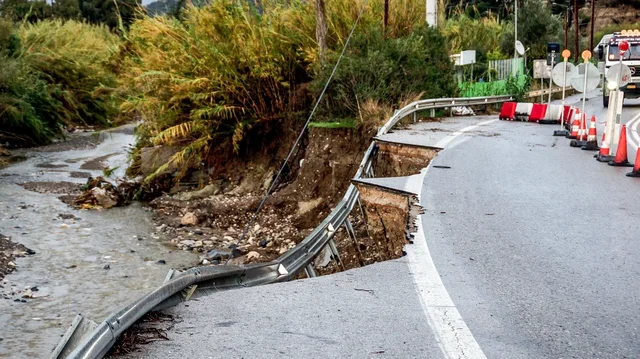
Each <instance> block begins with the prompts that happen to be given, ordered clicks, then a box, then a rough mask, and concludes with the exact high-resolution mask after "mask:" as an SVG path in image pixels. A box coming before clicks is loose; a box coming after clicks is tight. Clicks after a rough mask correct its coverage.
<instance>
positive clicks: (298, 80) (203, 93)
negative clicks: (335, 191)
mask: <svg viewBox="0 0 640 359" xmlns="http://www.w3.org/2000/svg"><path fill="white" fill-rule="evenodd" d="M317 1H319V2H316V1H303V0H291V1H282V0H264V1H260V2H252V1H239V0H216V1H213V2H207V3H204V2H202V1H201V0H198V1H195V2H193V1H191V2H187V1H184V0H160V1H158V2H157V3H154V4H151V5H149V10H148V14H147V13H145V12H144V11H143V10H142V9H141V8H140V7H139V1H138V0H116V1H115V2H114V1H113V0H59V1H56V2H54V3H53V5H52V4H50V3H48V2H46V1H41V0H2V2H1V3H0V17H2V18H5V19H8V21H4V22H1V23H0V62H1V65H2V66H0V115H1V117H0V141H2V142H3V143H4V142H10V143H11V144H12V145H23V146H24V145H36V144H43V143H47V142H48V141H50V140H51V138H52V137H54V136H60V135H62V130H61V128H62V127H64V126H74V125H96V124H98V125H109V124H110V123H111V122H113V121H114V119H115V118H117V117H118V116H136V118H140V119H141V120H142V121H143V122H142V125H141V126H139V131H138V136H139V143H138V148H142V147H147V146H153V145H170V146H175V147H176V148H178V149H180V151H178V152H177V153H176V154H175V155H174V156H173V158H172V159H171V162H172V165H179V166H182V167H183V168H188V167H189V166H196V165H198V166H199V165H200V164H202V163H203V162H205V161H206V160H208V159H211V158H216V159H219V160H222V161H223V160H225V159H227V158H231V157H233V156H239V155H242V154H243V153H244V152H243V151H244V148H247V147H256V148H257V147H259V146H260V145H261V144H263V143H265V142H277V141H278V140H279V138H273V136H272V137H269V136H266V135H265V133H267V132H269V131H271V133H272V134H273V133H277V134H279V135H282V134H283V133H286V131H291V130H293V131H297V130H298V129H299V128H300V126H301V125H302V123H303V121H304V119H306V117H307V116H308V115H309V111H310V108H311V106H312V104H313V103H314V101H315V100H316V99H318V96H319V95H320V92H321V90H322V89H323V88H324V86H325V84H326V82H327V80H328V78H329V76H330V74H331V71H332V69H333V64H334V63H335V62H336V61H337V60H338V56H339V54H340V51H341V50H342V47H343V45H344V44H345V41H346V39H347V36H348V35H349V32H350V30H351V28H352V26H353V24H354V22H355V20H356V18H357V16H358V13H359V10H360V7H361V6H362V4H363V2H364V0H355V1H352V0H332V1H322V0H317ZM584 3H585V1H584V0H581V1H580V2H579V6H582V4H584ZM194 4H195V5H197V6H194ZM520 4H521V6H522V7H521V10H520V11H519V18H518V23H519V24H518V25H519V31H518V34H519V36H518V37H519V39H520V41H522V42H523V43H524V45H525V48H528V49H529V51H528V52H527V58H528V59H535V58H543V57H545V56H546V44H547V42H550V41H558V40H560V39H562V37H563V35H564V34H563V33H564V25H566V24H565V23H564V21H565V20H564V15H565V13H566V11H567V9H568V8H569V5H570V4H571V2H569V0H558V1H554V2H553V3H550V2H548V1H546V0H525V1H521V2H520ZM389 5H390V8H389V18H388V22H387V24H388V25H387V26H386V28H384V27H383V13H384V0H369V1H368V3H367V7H366V9H365V11H364V13H363V17H362V18H361V20H360V22H359V24H358V27H357V29H356V32H355V35H354V37H353V38H352V40H351V43H350V46H349V47H348V48H347V51H346V52H345V54H344V58H342V62H341V65H340V67H339V68H338V69H337V71H336V73H335V75H334V78H333V82H332V83H331V85H330V86H329V87H328V90H327V94H326V97H325V98H323V100H322V102H321V103H320V106H319V112H318V113H317V117H316V118H314V119H313V120H314V121H315V122H314V126H320V127H329V128H332V127H345V126H346V127H357V126H362V125H369V126H372V125H377V123H379V121H382V120H385V119H386V118H388V117H389V116H390V115H391V114H392V113H393V109H394V108H399V107H401V105H402V104H403V103H405V102H406V101H409V100H411V99H413V98H415V97H416V96H421V97H423V98H427V97H445V96H446V97H448V96H454V95H456V92H457V91H458V85H457V84H456V81H455V80H454V76H453V75H454V68H453V65H452V63H451V61H450V59H449V55H451V54H452V53H458V52H460V51H462V50H468V49H474V50H476V52H477V57H476V59H477V64H476V65H475V67H474V70H475V71H474V74H473V77H472V78H474V79H479V78H481V77H485V75H486V73H487V68H486V64H483V63H486V61H487V60H496V59H506V58H510V57H511V56H512V54H513V52H514V49H513V43H514V31H513V22H512V18H513V2H512V1H507V0H484V1H475V0H474V1H473V2H471V1H470V0H469V1H468V0H463V1H461V2H456V3H452V4H451V6H449V5H447V6H446V7H445V6H444V5H443V6H442V9H444V10H446V11H444V12H445V13H446V15H447V18H446V19H444V21H442V22H441V23H440V24H441V26H440V28H439V29H434V28H428V27H426V26H425V24H424V14H425V2H424V1H415V0H395V1H391V2H389ZM162 14H166V15H162ZM441 15H442V16H444V14H441ZM442 16H441V17H442ZM569 19H572V17H571V16H569ZM583 20H585V19H583ZM585 21H587V23H588V21H589V19H586V20H585ZM317 22H323V24H320V25H317ZM583 22H584V21H583ZM581 25H582V23H581ZM604 31H609V29H605V30H603V32H604ZM572 36H573V31H569V39H568V40H569V42H570V43H572V42H573V40H572V39H573V38H572ZM600 36H601V35H600ZM596 39H599V37H598V36H596ZM582 41H584V40H582ZM582 46H583V45H582ZM582 46H581V47H582ZM573 51H575V50H573V49H572V52H573ZM529 68H530V66H529ZM512 82H513V81H507V80H505V81H504V83H503V84H502V85H500V86H501V88H505V89H507V91H516V92H518V93H521V92H522V91H524V90H525V89H523V88H522V86H521V85H520V84H514V83H512ZM516 85H518V86H516ZM487 86H489V85H487ZM525 86H526V82H525ZM516 87H517V88H516ZM322 123H327V124H326V125H323V124H322ZM273 129H277V131H275V132H274V131H272V130H273ZM167 166H169V165H168V164H167ZM162 170H163V169H160V170H159V171H158V172H162Z"/></svg>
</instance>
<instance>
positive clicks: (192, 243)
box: [180, 239, 196, 248]
mask: <svg viewBox="0 0 640 359" xmlns="http://www.w3.org/2000/svg"><path fill="white" fill-rule="evenodd" d="M180 244H181V245H183V246H185V247H189V248H192V247H193V246H195V245H196V241H194V240H193V239H185V240H184V241H180Z"/></svg>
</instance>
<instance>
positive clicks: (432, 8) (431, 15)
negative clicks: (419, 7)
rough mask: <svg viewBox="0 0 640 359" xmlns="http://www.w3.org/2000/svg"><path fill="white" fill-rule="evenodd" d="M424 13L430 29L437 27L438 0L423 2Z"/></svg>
mask: <svg viewBox="0 0 640 359" xmlns="http://www.w3.org/2000/svg"><path fill="white" fill-rule="evenodd" d="M425 1H426V4H425V10H426V11H425V12H426V14H425V15H426V20H427V25H429V26H431V27H437V26H438V0H425Z"/></svg>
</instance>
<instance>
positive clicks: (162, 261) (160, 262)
mask: <svg viewBox="0 0 640 359" xmlns="http://www.w3.org/2000/svg"><path fill="white" fill-rule="evenodd" d="M157 263H158V264H167V261H165V260H164V259H160V260H159V261H158V262H157Z"/></svg>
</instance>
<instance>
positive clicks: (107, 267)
mask: <svg viewBox="0 0 640 359" xmlns="http://www.w3.org/2000/svg"><path fill="white" fill-rule="evenodd" d="M102 269H111V266H110V265H108V264H105V265H104V267H102Z"/></svg>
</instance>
